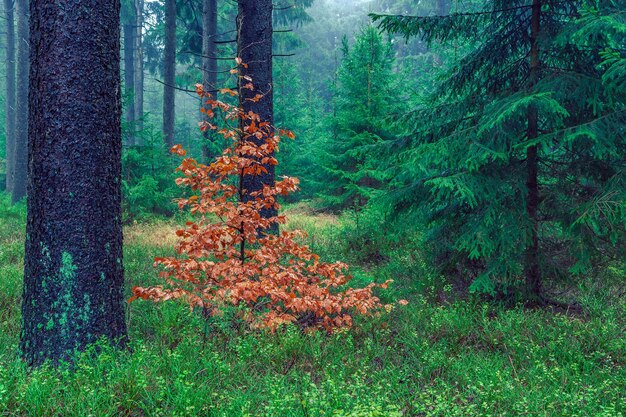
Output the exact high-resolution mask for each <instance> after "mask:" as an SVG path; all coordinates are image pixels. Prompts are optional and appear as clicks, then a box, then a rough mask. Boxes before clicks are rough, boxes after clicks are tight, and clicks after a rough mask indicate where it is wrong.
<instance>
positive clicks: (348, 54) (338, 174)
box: [321, 26, 396, 209]
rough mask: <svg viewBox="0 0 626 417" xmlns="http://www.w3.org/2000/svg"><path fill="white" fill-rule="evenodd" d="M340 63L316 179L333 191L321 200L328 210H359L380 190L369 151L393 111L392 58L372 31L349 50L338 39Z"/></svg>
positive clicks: (380, 139) (385, 136)
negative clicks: (328, 133)
mask: <svg viewBox="0 0 626 417" xmlns="http://www.w3.org/2000/svg"><path fill="white" fill-rule="evenodd" d="M342 53H343V59H342V62H341V65H340V66H339V69H338V74H337V86H336V91H335V100H336V112H335V116H334V118H333V124H334V126H333V127H332V131H333V135H332V136H331V137H329V138H327V140H326V143H325V144H324V145H323V146H324V148H325V156H324V162H323V165H324V170H323V171H322V172H321V178H322V179H323V181H324V182H325V183H326V184H332V185H333V189H328V187H326V190H327V195H325V196H324V199H325V200H326V204H327V205H328V206H329V207H330V208H335V209H345V208H348V207H362V206H364V205H365V204H366V203H367V202H368V200H369V198H370V197H371V194H372V192H374V191H375V190H376V189H379V188H380V187H381V185H382V184H381V179H382V178H381V176H380V172H379V171H378V169H377V166H378V164H377V161H376V160H375V159H374V158H372V157H371V152H370V151H371V148H372V147H374V146H375V145H379V144H381V143H382V142H384V141H385V140H387V139H389V138H390V132H389V131H388V129H387V124H386V122H385V117H386V116H388V114H389V113H390V112H391V109H392V108H393V107H394V102H393V100H392V97H394V96H395V93H394V87H395V84H396V83H395V80H394V75H393V73H392V69H393V63H394V56H393V49H392V46H391V43H390V42H388V41H386V40H384V39H383V36H382V35H381V34H380V33H379V32H378V30H377V29H376V28H374V27H372V26H368V27H366V28H364V29H363V30H362V31H361V33H360V34H359V35H358V36H357V38H356V40H355V42H354V45H353V46H350V45H349V44H348V40H347V39H345V38H344V40H343V47H342Z"/></svg>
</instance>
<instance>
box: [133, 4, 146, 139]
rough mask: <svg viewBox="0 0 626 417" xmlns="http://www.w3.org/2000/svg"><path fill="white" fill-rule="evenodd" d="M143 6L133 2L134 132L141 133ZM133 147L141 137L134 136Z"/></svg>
mask: <svg viewBox="0 0 626 417" xmlns="http://www.w3.org/2000/svg"><path fill="white" fill-rule="evenodd" d="M143 4H144V0H135V13H136V17H137V25H136V30H137V33H136V36H135V132H141V131H143V78H144V77H143V20H144V19H143V13H144V11H143ZM135 145H138V146H142V145H143V141H142V139H141V135H136V136H135Z"/></svg>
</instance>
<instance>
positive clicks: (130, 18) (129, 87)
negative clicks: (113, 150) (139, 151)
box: [124, 4, 137, 146]
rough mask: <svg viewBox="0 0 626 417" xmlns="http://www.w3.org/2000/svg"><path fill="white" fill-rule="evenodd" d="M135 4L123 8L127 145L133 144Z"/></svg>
mask: <svg viewBox="0 0 626 417" xmlns="http://www.w3.org/2000/svg"><path fill="white" fill-rule="evenodd" d="M134 7H135V5H134V4H130V5H129V7H127V8H125V9H126V11H127V12H126V13H125V15H126V16H124V89H125V90H126V94H127V96H128V97H129V100H128V104H127V106H126V123H127V124H128V133H127V137H126V144H127V145H128V146H133V145H135V132H134V129H135V118H136V117H135V46H136V40H135V37H136V35H137V29H136V28H135V25H136V20H137V17H136V13H135V12H134V11H133V9H134Z"/></svg>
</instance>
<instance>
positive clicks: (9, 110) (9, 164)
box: [4, 0, 16, 192]
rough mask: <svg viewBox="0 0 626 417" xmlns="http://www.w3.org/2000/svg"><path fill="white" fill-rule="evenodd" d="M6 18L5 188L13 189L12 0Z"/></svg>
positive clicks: (8, 1)
mask: <svg viewBox="0 0 626 417" xmlns="http://www.w3.org/2000/svg"><path fill="white" fill-rule="evenodd" d="M4 17H5V19H6V31H7V36H6V51H7V52H6V61H7V64H6V65H7V68H6V71H7V74H6V108H5V112H6V121H5V124H6V131H5V132H6V179H5V181H6V190H7V191H8V192H12V191H13V176H14V165H15V155H14V150H15V105H16V103H15V22H14V13H13V0H4Z"/></svg>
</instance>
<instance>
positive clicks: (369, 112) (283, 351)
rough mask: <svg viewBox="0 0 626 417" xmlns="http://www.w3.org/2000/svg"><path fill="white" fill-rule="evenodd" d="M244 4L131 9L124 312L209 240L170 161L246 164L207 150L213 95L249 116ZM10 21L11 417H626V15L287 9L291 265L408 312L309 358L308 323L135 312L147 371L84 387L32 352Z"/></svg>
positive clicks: (20, 36) (114, 357) (126, 59)
mask: <svg viewBox="0 0 626 417" xmlns="http://www.w3.org/2000/svg"><path fill="white" fill-rule="evenodd" d="M238 3H246V2H245V1H243V2H233V1H219V0H185V1H180V0H179V1H176V0H164V1H160V0H159V1H156V0H122V2H121V15H120V23H121V25H120V45H121V50H120V61H121V62H120V69H121V93H122V97H121V104H122V113H121V114H122V121H121V134H122V153H121V162H122V165H121V192H122V218H121V222H122V223H123V226H124V259H125V260H124V263H125V278H124V280H125V283H124V284H125V286H126V287H127V288H126V289H125V293H124V296H125V298H126V299H128V298H130V296H131V294H130V292H129V291H130V287H132V286H151V285H152V286H153V285H157V284H159V283H160V281H159V280H158V278H157V273H156V272H154V270H153V269H152V259H154V258H155V257H161V258H159V259H164V258H163V257H168V256H172V255H173V253H174V248H175V247H176V241H175V239H176V233H177V232H176V230H177V228H178V227H182V226H181V225H183V224H185V223H186V222H192V221H193V219H194V217H193V216H191V215H190V214H189V213H188V212H186V211H184V210H181V209H180V208H179V204H178V203H177V199H181V198H183V199H187V198H190V197H191V198H197V197H192V195H193V191H190V190H189V189H186V188H181V187H180V186H179V185H177V181H176V179H177V178H178V177H180V176H181V170H179V171H177V170H176V168H177V167H179V166H180V165H181V158H180V157H179V156H177V155H172V154H171V153H170V149H171V148H172V147H173V146H174V145H181V147H182V148H184V149H185V150H186V152H187V157H190V158H194V159H195V160H197V161H199V162H201V163H206V164H207V165H210V163H211V162H212V161H215V160H216V158H218V159H217V160H219V156H220V155H221V154H222V151H223V150H224V149H225V148H228V147H229V146H230V141H229V138H228V136H227V135H219V134H217V133H216V131H213V130H210V129H209V130H207V129H204V128H202V129H201V128H200V127H202V126H205V124H206V123H209V121H210V122H211V123H213V121H211V120H209V119H208V118H207V117H208V116H207V112H206V109H204V110H203V111H201V108H203V99H204V98H205V97H204V96H202V94H201V95H200V97H199V96H198V87H197V85H198V84H201V85H204V88H205V89H207V90H208V89H211V93H212V94H215V95H218V93H219V94H220V95H221V96H223V97H221V99H222V100H223V101H224V103H226V104H224V106H236V105H237V104H238V103H239V104H241V102H238V100H239V98H238V97H236V94H235V93H234V92H235V91H236V90H238V89H239V91H241V85H240V84H238V83H239V82H241V81H240V79H238V77H239V74H240V73H239V72H238V71H245V70H244V68H247V67H245V66H243V67H242V65H241V62H239V60H238V57H241V56H242V55H245V54H246V53H247V51H246V47H245V46H244V47H243V48H242V47H241V41H240V37H241V36H242V33H241V28H238V26H237V22H238V16H241V9H238ZM248 3H250V2H248ZM250 4H254V2H252V3H250ZM3 7H4V8H3V16H4V18H3V19H0V33H1V34H2V36H0V54H2V56H3V58H4V59H2V62H0V75H1V76H0V92H1V93H0V99H1V100H2V103H0V188H2V189H3V191H4V194H3V196H2V202H1V205H0V210H1V214H2V217H3V218H2V220H0V238H1V240H0V241H1V242H2V247H1V249H0V262H1V263H2V265H0V276H5V277H6V280H5V282H4V283H3V284H1V285H0V288H3V289H4V293H5V294H4V295H2V296H0V323H2V327H3V329H4V330H6V332H5V331H4V330H3V334H6V336H2V337H1V338H0V343H3V344H4V345H5V346H6V349H5V348H3V349H2V350H0V364H1V365H2V367H0V410H8V413H9V414H7V415H87V414H84V413H83V412H85V413H87V410H89V409H90V408H91V409H92V410H99V411H98V412H99V413H101V414H98V415H146V414H142V413H143V412H144V411H145V410H150V412H154V414H150V412H148V415H248V416H252V415H267V416H279V415H281V416H282V415H298V416H313V415H319V416H321V415H324V416H326V415H327V416H401V415H415V416H456V415H458V416H461V415H463V416H465V415H477V416H479V415H480V416H482V415H502V416H504V415H536V416H539V415H542V416H556V415H564V416H565V415H567V416H574V415H580V416H586V415H594V416H616V417H617V416H621V415H623V414H624V413H626V408H625V405H624V404H626V397H624V392H626V386H624V381H626V373H625V372H626V371H625V367H624V364H625V363H626V353H625V352H626V345H624V340H626V339H625V338H624V336H625V335H624V331H625V329H626V310H625V309H624V306H625V305H626V304H624V303H625V296H626V281H625V277H626V243H625V242H626V240H625V238H626V50H625V49H624V48H625V46H624V45H626V14H625V13H626V6H625V5H624V3H623V2H622V1H621V0H554V1H551V0H542V1H539V0H510V1H504V0H420V1H408V0H407V1H405V0H349V1H331V0H290V1H289V2H286V3H285V4H282V3H275V4H274V5H273V12H272V22H273V33H272V41H271V42H272V47H273V52H272V54H273V55H272V63H273V68H272V69H271V74H270V77H269V79H270V82H269V84H268V85H271V90H272V93H273V109H271V110H270V115H269V116H268V117H270V119H273V125H274V126H275V127H276V129H277V131H278V130H279V129H288V132H289V133H288V134H285V135H284V136H285V137H283V139H282V142H281V144H280V150H279V152H277V153H276V155H275V156H276V160H277V165H276V167H275V175H276V179H277V180H280V179H281V178H285V177H297V178H299V191H298V192H296V193H291V194H289V195H288V196H284V197H281V200H280V201H281V203H282V205H283V208H284V210H283V211H282V212H281V213H284V214H286V216H287V218H288V220H287V222H286V224H285V225H281V226H280V227H281V230H287V231H291V230H294V229H304V230H305V231H306V232H307V233H308V236H307V237H300V236H299V235H298V236H299V237H298V238H297V239H296V240H298V239H299V240H298V241H299V242H301V243H302V244H303V245H307V248H308V247H310V248H311V249H312V250H314V251H315V253H317V254H319V255H320V256H321V257H322V258H324V259H326V260H328V261H342V262H344V261H345V262H347V263H349V264H350V265H351V266H352V267H353V269H352V272H351V273H352V275H353V276H354V279H353V280H352V282H351V285H356V286H357V287H359V286H360V287H365V286H367V285H377V287H376V290H375V293H376V295H377V296H378V297H380V298H381V299H382V301H383V302H385V303H390V304H386V305H387V306H391V305H392V304H394V303H396V301H397V300H402V303H401V304H402V305H397V306H395V307H393V308H391V307H389V309H388V311H387V313H386V314H382V315H377V316H375V317H374V318H371V317H370V318H367V319H366V318H358V319H356V326H355V328H354V329H352V330H349V331H345V332H339V333H335V334H332V335H325V334H321V333H315V334H313V335H310V334H308V333H307V332H302V331H301V330H302V329H305V328H306V327H307V326H306V323H305V321H306V320H304V319H303V317H301V316H300V317H298V320H293V322H294V323H295V325H294V326H293V327H287V328H286V329H284V328H283V330H281V331H279V332H277V333H274V332H272V333H263V332H259V331H257V330H254V329H251V328H249V327H247V326H246V323H245V320H242V319H241V315H239V313H238V312H237V311H236V310H233V309H230V310H229V309H227V310H226V312H225V313H224V314H223V315H221V316H219V317H217V318H215V317H213V318H211V319H209V318H208V316H207V314H206V311H205V310H203V312H201V313H198V312H197V311H195V312H193V313H192V312H190V311H189V308H187V306H183V305H181V303H178V304H177V303H163V304H157V305H156V306H154V305H148V304H149V303H145V302H143V301H138V302H134V303H133V304H132V306H131V307H129V308H128V310H129V312H128V313H126V314H127V316H126V323H127V326H128V328H129V333H130V337H129V340H130V341H131V345H132V349H130V351H132V354H128V356H123V357H122V359H120V356H119V355H121V354H120V353H118V352H116V351H114V350H111V348H110V347H109V346H108V345H103V346H100V347H98V348H97V350H98V351H104V352H105V354H104V356H100V357H99V358H96V359H94V357H91V356H89V355H85V357H83V358H82V359H80V360H79V361H78V363H81V364H82V365H80V366H79V367H78V370H77V372H74V371H75V370H72V371H71V370H70V369H65V370H58V369H56V368H49V369H48V368H41V369H44V370H42V371H36V372H35V373H33V374H31V373H29V372H30V371H28V367H26V366H25V365H24V364H23V363H22V362H20V360H19V358H18V356H19V355H17V354H16V353H15V352H17V351H18V350H19V349H18V344H19V341H18V339H19V338H20V320H23V318H22V317H21V316H20V313H19V311H18V310H19V305H20V303H21V301H22V298H21V297H22V295H21V288H22V287H21V284H22V279H23V258H24V253H23V252H24V249H23V247H24V241H27V245H28V240H27V239H26V235H25V233H24V232H23V229H24V224H25V221H26V220H25V216H26V214H25V212H26V207H25V206H26V204H25V199H26V189H27V187H26V184H27V182H28V181H27V172H28V160H27V155H28V112H29V109H28V106H29V96H28V82H29V80H28V68H29V64H31V63H32V62H31V61H30V60H31V59H32V58H33V57H34V56H35V55H36V52H33V51H29V46H32V43H31V42H29V40H28V17H27V15H28V2H27V1H25V0H5V1H4V4H3ZM239 7H241V4H239ZM238 11H239V15H238ZM238 40H239V43H238ZM29 57H30V58H29ZM236 58H237V60H236ZM250 72H251V73H252V71H250ZM242 73H245V72H242ZM31 75H32V73H31ZM266 75H267V74H266ZM251 76H252V79H256V78H255V75H254V74H251ZM261 81H263V82H265V79H264V78H263V79H261ZM220 90H221V91H220ZM231 92H232V93H233V94H230V93H231ZM32 98H33V92H32V90H31V104H32ZM259 109H260V110H258V109H255V111H256V112H260V113H262V112H263V111H265V110H264V108H262V107H259ZM33 111H34V110H33V109H32V108H31V109H30V112H31V116H32V113H33ZM261 117H262V118H263V115H262V116H261ZM31 128H32V127H31ZM280 132H281V134H282V133H283V132H286V131H283V130H280ZM290 132H293V134H294V135H295V140H293V139H291V136H292V135H291V133H290ZM31 133H32V132H31ZM176 149H180V148H176ZM31 152H32V149H31ZM272 157H273V154H272ZM183 164H184V163H183ZM32 169H33V168H32V167H31V170H32ZM273 169H274V168H272V170H273ZM182 171H184V170H182ZM30 172H32V171H30ZM216 172H217V171H216ZM218 174H219V172H218V173H217V174H216V173H215V172H212V175H218ZM185 175H186V174H185ZM218 176H219V175H218ZM243 177H244V175H243V174H242V178H243ZM225 181H226V180H225ZM272 181H273V177H272ZM179 183H180V181H179ZM266 185H267V184H266ZM195 191H197V190H195ZM284 194H287V193H284ZM242 198H244V197H242ZM188 201H193V200H188ZM244 201H245V198H244ZM266 215H267V213H263V212H261V217H263V216H266ZM190 224H191V223H187V226H189V225H190ZM241 228H242V230H243V229H244V227H243V223H242V226H241ZM276 228H278V226H276ZM182 235H183V233H181V234H179V235H178V236H179V237H180V236H182ZM177 248H178V247H177ZM121 250H122V249H121V248H120V251H121ZM177 250H178V249H177ZM27 251H28V249H27ZM41 252H42V253H43V252H44V251H43V250H41ZM243 252H244V249H243V245H242V249H241V253H242V255H241V256H242V264H243V257H244V256H243ZM179 253H180V251H179ZM186 255H187V254H186ZM64 256H65V253H64ZM192 258H193V256H192ZM118 259H119V258H118ZM65 260H66V259H65V258H63V265H62V266H61V271H63V268H65V267H68V265H66V264H65ZM71 261H72V259H71V258H69V262H70V266H71V264H72V262H71ZM157 263H158V262H157ZM72 268H73V267H71V268H70V270H71V269H72ZM120 270H121V266H120ZM120 276H121V275H120ZM388 280H393V281H394V283H393V284H392V285H391V287H390V288H389V289H387V288H386V287H387V282H388ZM378 286H380V288H379V287H378ZM372 288H373V287H372ZM382 288H384V289H385V290H382ZM133 291H135V290H133ZM24 294H26V292H25V293H24ZM133 294H135V296H136V295H137V293H136V292H134V293H133ZM135 298H136V297H135ZM139 298H150V297H148V296H145V297H139ZM153 298H154V297H153ZM161 298H163V297H161ZM166 299H167V298H166ZM405 299H406V300H408V305H404V304H406V303H405V301H404V300H405ZM16 306H17V307H16ZM255 306H256V304H255ZM254 308H256V307H253V310H254ZM303 323H304V324H303ZM40 327H41V326H40ZM39 330H41V328H39ZM46 330H49V329H46ZM35 331H37V330H36V329H35ZM22 332H23V330H22ZM22 338H24V334H22ZM185 358H187V359H185ZM189 358H192V359H193V358H197V361H196V360H189ZM81 361H82V362H81ZM259 361H261V362H263V363H259ZM120 363H121V365H120ZM5 365H6V366H5ZM81 366H82V367H81ZM3 369H9V371H6V370H3ZM37 372H40V373H37ZM63 372H65V373H63ZM102 372H104V373H107V376H106V378H108V379H107V380H106V381H105V380H101V379H100V375H101V374H102ZM166 380H167V381H169V382H171V383H172V384H174V388H171V387H168V384H166V383H165V381H166ZM55 381H56V382H55ZM60 381H64V383H66V385H67V386H66V387H65V388H64V387H62V385H63V383H61V382H60ZM86 381H87V382H88V383H89V384H92V386H93V387H94V388H93V389H92V391H90V392H88V393H86V392H85V388H84V386H85V384H86V383H87V382H86ZM172 381H173V382H172ZM207 381H209V382H207ZM120 393H123V394H120ZM118 394H119V395H118ZM116 395H118V397H117V398H116ZM81 396H87V397H88V398H89V399H90V400H89V401H91V402H90V403H88V404H87V405H86V404H81V402H80V401H79V400H78V398H79V397H81ZM48 397H49V398H51V400H50V402H49V403H48V402H47V400H45V399H46V398H48ZM105 397H106V398H105ZM50 404H51V405H50ZM81 407H83V408H81ZM70 409H71V410H72V411H69V410H70ZM76 410H79V411H76ZM140 410H142V411H140ZM11 413H13V414H11ZM72 413H74V414H72ZM198 413H201V414H198ZM202 413H203V414H202ZM211 413H213V414H211Z"/></svg>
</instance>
